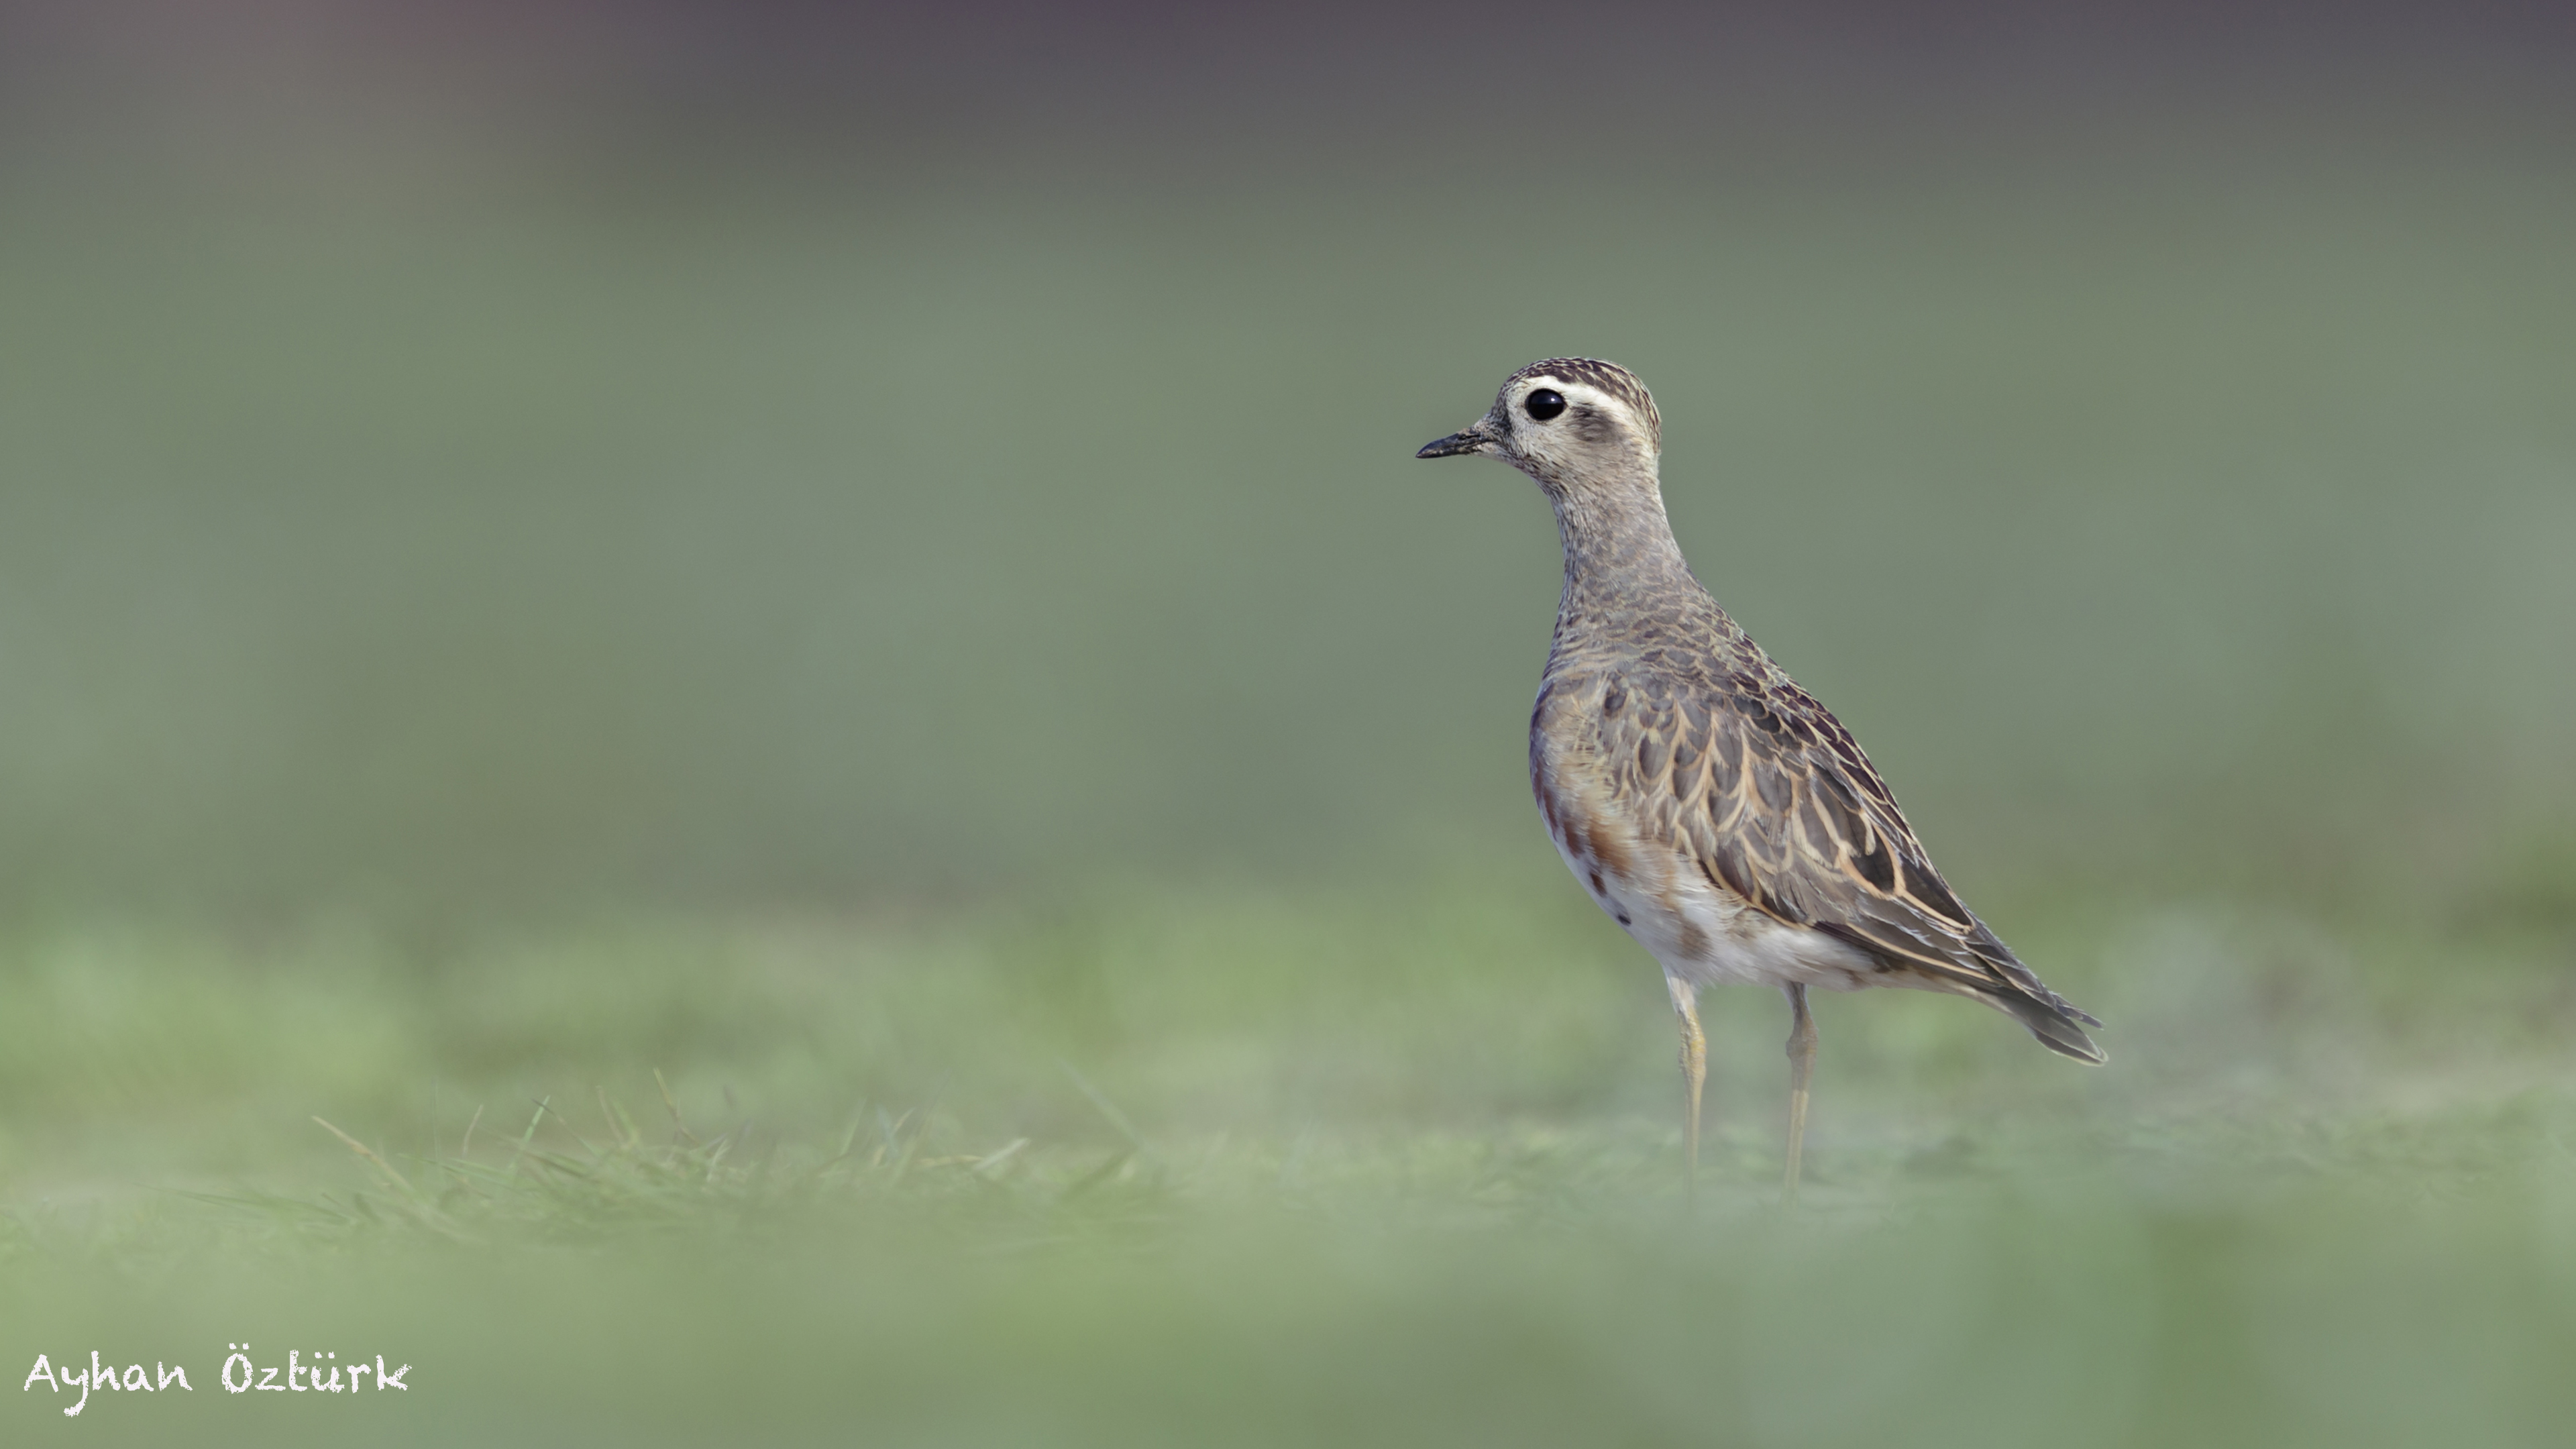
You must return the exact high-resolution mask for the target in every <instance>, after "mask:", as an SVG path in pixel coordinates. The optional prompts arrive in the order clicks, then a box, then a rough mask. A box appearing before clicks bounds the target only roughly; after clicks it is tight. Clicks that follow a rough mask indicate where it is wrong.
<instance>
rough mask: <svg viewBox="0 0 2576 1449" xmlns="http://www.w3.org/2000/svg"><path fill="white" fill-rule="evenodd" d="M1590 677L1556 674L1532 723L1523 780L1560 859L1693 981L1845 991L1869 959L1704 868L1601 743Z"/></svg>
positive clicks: (1662, 805) (1661, 958) (1659, 804)
mask: <svg viewBox="0 0 2576 1449" xmlns="http://www.w3.org/2000/svg"><path fill="white" fill-rule="evenodd" d="M1605 693H1606V690H1605V688H1604V687H1603V686H1601V685H1600V684H1597V683H1591V684H1587V683H1586V682H1583V681H1551V684H1550V687H1548V688H1546V689H1543V690H1542V691H1541V693H1540V697H1539V704H1538V709H1537V711H1536V712H1535V714H1534V715H1533V716H1532V718H1531V721H1530V786H1531V790H1532V793H1533V794H1535V795H1536V796H1537V797H1538V808H1539V815H1540V817H1541V818H1542V819H1543V820H1544V821H1545V822H1546V824H1547V830H1548V835H1549V837H1550V838H1551V839H1552V840H1553V841H1554V842H1555V845H1556V849H1557V854H1558V855H1559V856H1561V857H1562V858H1563V859H1564V861H1565V865H1566V869H1568V870H1570V871H1572V872H1573V873H1574V878H1575V880H1576V881H1577V882H1579V883H1580V884H1581V885H1582V886H1583V888H1584V891H1585V893H1586V894H1588V895H1590V896H1591V897H1592V900H1593V903H1594V904H1596V905H1598V906H1599V907H1600V908H1601V909H1602V911H1603V912H1604V913H1606V914H1607V915H1608V916H1609V917H1610V918H1611V919H1612V920H1614V921H1616V922H1618V923H1619V926H1620V929H1622V930H1624V931H1626V932H1627V933H1628V934H1629V935H1630V936H1631V937H1633V938H1634V939H1635V940H1636V942H1637V944H1639V945H1641V946H1643V947H1645V948H1646V950H1647V951H1648V952H1649V953H1651V954H1652V955H1653V956H1654V957H1655V959H1656V961H1657V962H1659V963H1660V964H1661V965H1662V966H1663V968H1664V970H1665V971H1666V972H1667V973H1668V974H1670V975H1674V976H1678V977H1681V978H1683V979H1685V980H1688V981H1691V982H1693V983H1694V984H1701V985H1706V984H1712V983H1717V982H1726V981H1734V982H1753V983H1759V984H1764V985H1774V986H1776V985H1783V984H1788V983H1791V982H1798V983H1805V984H1811V985H1816V986H1821V987H1824V988H1826V989H1829V990H1847V989H1850V988H1851V987H1854V986H1857V985H1860V984H1863V978H1864V977H1865V976H1866V974H1867V963H1866V961H1865V960H1863V958H1861V957H1860V955H1859V953H1857V952H1855V951H1853V950H1852V949H1851V948H1850V947H1848V946H1845V945H1843V944H1842V943H1841V942H1839V941H1836V940H1834V939H1833V938H1832V937H1829V936H1827V935H1825V934H1824V933H1822V932H1819V931H1815V930H1812V929H1809V928H1807V927H1803V926H1796V925H1791V924H1788V923H1785V922H1782V921H1779V920H1776V919H1774V918H1772V917H1771V916H1769V915H1766V914H1764V913H1763V912H1761V911H1759V910H1756V909H1754V908H1753V907H1752V906H1751V905H1749V904H1748V903H1747V902H1746V901H1745V899H1744V898H1743V897H1742V896H1740V895H1737V894H1736V893H1735V892H1734V891H1732V890H1730V889H1728V888H1727V887H1726V886H1725V885H1724V884H1723V883H1722V882H1720V881H1718V880H1717V879H1716V878H1715V877H1714V876H1713V875H1712V874H1711V873H1710V872H1709V871H1707V870H1705V869H1703V868H1702V867H1701V865H1700V863H1699V861H1698V859H1697V856H1696V855H1695V853H1694V852H1693V848H1692V846H1691V845H1690V843H1689V840H1688V839H1687V836H1686V833H1685V832H1683V831H1681V830H1680V829H1678V828H1677V827H1678V822H1677V820H1676V818H1675V815H1674V812H1675V810H1676V809H1677V808H1678V807H1679V802H1676V801H1672V800H1667V799H1647V798H1640V797H1637V796H1636V794H1635V791H1636V789H1637V788H1638V787H1637V784H1636V776H1635V772H1633V771H1628V772H1623V771H1621V770H1620V769H1619V768H1618V761H1617V759H1616V758H1615V757H1614V756H1613V754H1612V752H1611V750H1610V749H1609V748H1607V746H1608V744H1609V741H1608V739H1607V738H1606V737H1607V735H1608V733H1609V732H1608V731H1607V730H1606V729H1605V728H1604V723H1605V721H1604V716H1603V714H1602V710H1601V704H1602V697H1603V695H1604V694H1605Z"/></svg>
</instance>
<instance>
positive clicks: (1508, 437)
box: [1414, 357, 2104, 1201]
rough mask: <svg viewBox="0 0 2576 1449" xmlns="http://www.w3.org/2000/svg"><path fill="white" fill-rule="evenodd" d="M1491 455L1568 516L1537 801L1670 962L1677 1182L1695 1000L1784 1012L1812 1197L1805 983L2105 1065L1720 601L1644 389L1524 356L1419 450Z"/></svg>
mask: <svg viewBox="0 0 2576 1449" xmlns="http://www.w3.org/2000/svg"><path fill="white" fill-rule="evenodd" d="M1467 455H1476V456H1482V457H1488V458H1499V459H1501V460H1502V461H1504V462H1506V463H1509V464H1511V465H1512V466H1513V467H1515V468H1517V469H1519V470H1520V471H1521V472H1523V473H1525V474H1527V475H1529V477H1530V479H1531V481H1533V482H1535V483H1537V484H1538V486H1539V491H1540V492H1542V493H1544V494H1545V495H1546V496H1547V500H1548V502H1549V503H1550V504H1551V505H1552V506H1553V507H1554V509H1555V512H1556V527H1557V537H1558V542H1559V543H1560V545H1561V546H1562V549H1563V553H1564V562H1565V585H1564V592H1563V594H1562V595H1561V596H1560V598H1559V602H1558V604H1557V611H1556V630H1555V635H1554V638H1553V640H1552V641H1551V643H1550V645H1549V648H1548V654H1547V667H1546V670H1545V672H1544V673H1543V674H1542V675H1541V676H1540V682H1539V689H1538V700H1537V703H1536V705H1535V706H1534V707H1533V708H1532V710H1531V712H1530V730H1529V771H1530V787H1531V789H1532V791H1533V793H1535V794H1536V795H1537V797H1538V808H1539V814H1540V816H1541V818H1542V819H1543V820H1544V821H1545V822H1546V825H1547V829H1548V833H1549V835H1550V836H1551V837H1553V839H1554V841H1555V844H1556V848H1557V851H1558V853H1559V854H1560V855H1561V856H1563V857H1564V860H1565V864H1566V867H1567V868H1568V869H1569V870H1571V871H1573V873H1574V877H1575V879H1576V880H1577V881H1578V882H1579V883H1580V884H1581V885H1582V886H1583V888H1584V889H1585V891H1586V892H1587V893H1588V894H1590V896H1591V897H1592V900H1593V901H1594V903H1595V904H1597V905H1599V906H1600V907H1601V909H1602V910H1603V911H1605V912H1607V913H1608V914H1609V916H1610V918H1611V919H1612V920H1614V921H1616V922H1618V924H1619V926H1620V928H1621V929H1623V930H1625V931H1626V932H1627V933H1628V935H1629V936H1630V937H1632V938H1633V939H1634V940H1635V941H1636V942H1637V943H1638V944H1639V945H1641V946H1643V947H1645V948H1646V950H1647V952H1648V953H1649V954H1651V955H1652V956H1653V957H1654V958H1655V960H1656V962H1657V963H1658V964H1659V965H1661V966H1662V968H1663V973H1664V982H1665V986H1666V988H1667V990H1668V993H1669V994H1670V996H1671V999H1672V1005H1673V1011H1674V1014H1675V1015H1676V1016H1677V1017H1678V1018H1679V1021H1680V1026H1681V1038H1682V1046H1681V1069H1682V1080H1683V1085H1684V1089H1685V1094H1686V1102H1687V1111H1688V1122H1687V1131H1686V1134H1685V1141H1686V1143H1687V1157H1686V1164H1687V1165H1686V1169H1685V1171H1686V1174H1687V1175H1686V1181H1687V1182H1688V1183H1689V1184H1691V1191H1693V1192H1694V1193H1695V1192H1696V1190H1697V1183H1698V1181H1699V1140H1700V1098H1701V1089H1702V1087H1703V1085H1704V1084H1705V1083H1706V1081H1707V1077H1708V1040H1707V1036H1706V1034H1705V1033H1703V1032H1702V1031H1701V1029H1700V1022H1699V1010H1698V1001H1699V993H1700V990H1701V989H1702V988H1703V987H1707V986H1712V985H1718V984H1724V983H1738V984H1752V985H1763V986H1774V987H1777V988H1779V990H1780V991H1781V992H1782V993H1783V994H1784V995H1785V996H1786V997H1787V998H1788V1002H1789V1012H1790V1029H1789V1040H1788V1056H1789V1122H1788V1134H1787V1142H1786V1153H1785V1158H1786V1161H1785V1169H1784V1173H1783V1189H1784V1193H1785V1195H1786V1196H1787V1197H1788V1198H1789V1199H1790V1200H1793V1201H1794V1200H1795V1198H1796V1196H1797V1192H1798V1180H1799V1167H1800V1159H1801V1157H1802V1155H1803V1152H1804V1146H1805V1138H1806V1127H1807V1101H1808V1079H1809V1076H1810V1074H1811V1072H1812V1071H1813V1069H1814V1066H1815V1057H1816V1025H1815V1019H1814V1017H1813V1016H1812V1015H1811V1014H1810V1013H1809V1011H1808V1008H1807V993H1808V992H1809V991H1810V990H1821V991H1856V990H1861V989H1864V988H1868V987H1874V986H1896V987H1911V988H1915V989H1918V990H1925V991H1938V992H1947V993H1949V994H1952V995H1956V996H1965V997H1967V998H1969V999H1971V1000H1974V1001H1980V1002H1983V1003H1985V1004H1986V1005H1987V1006H1990V1007H1993V1008H1995V1009H1996V1010H1998V1011H2001V1012H2003V1013H2004V1014H2006V1015H2008V1016H2011V1017H2013V1018H2014V1019H2016V1020H2018V1021H2019V1022H2020V1023H2021V1024H2022V1025H2023V1026H2024V1027H2026V1028H2028V1029H2029V1031H2030V1034H2031V1035H2032V1036H2033V1037H2035V1038H2037V1039H2038V1041H2039V1042H2040V1044H2041V1045H2043V1046H2045V1047H2047V1048H2048V1049H2049V1050H2051V1051H2054V1052H2057V1053H2059V1054H2061V1055H2063V1056H2067V1057H2071V1058H2073V1059H2075V1060H2077V1061H2079V1062H2087V1063H2092V1064H2096V1065H2099V1064H2100V1063H2101V1062H2102V1061H2103V1060H2104V1055H2103V1052H2102V1049H2101V1048H2100V1047H2098V1046H2096V1045H2095V1044H2094V1042H2093V1039H2092V1038H2091V1037H2090V1036H2088V1035H2086V1034H2085V1031H2084V1028H2085V1027H2087V1026H2093V1027H2099V1026H2100V1025H2101V1024H2102V1023H2101V1021H2100V1020H2099V1019H2098V1018H2096V1017H2094V1016H2092V1015H2090V1014H2088V1013H2086V1012H2084V1011H2082V1010H2079V1009H2078V1008H2076V1007H2075V1006H2074V1005H2072V1004H2070V1003H2069V1002H2068V1001H2067V1000H2066V998H2064V997H2062V996H2060V995H2058V994H2057V993H2056V992H2054V991H2051V990H2050V989H2049V988H2048V987H2047V986H2046V985H2045V984H2044V983H2042V982H2041V981H2040V979H2039V977H2038V975H2037V974H2036V973H2034V972H2033V971H2032V970H2031V969H2030V968H2029V967H2028V966H2025V965H2023V964H2022V962H2021V959H2020V958H2019V957H2017V956H2015V955H2014V954H2013V953H2012V950H2011V948H2010V947H2008V946H2006V945H2005V944H2004V943H2003V940H2002V939H2001V938H2000V937H1998V936H1997V935H1996V934H1995V933H1994V931H1993V930H1991V929H1989V928H1988V927H1987V925H1986V923H1985V922H1983V921H1981V920H1979V919H1978V918H1977V917H1976V915H1975V913H1973V912H1971V911H1970V910H1969V909H1968V908H1967V907H1966V906H1965V905H1963V904H1961V903H1960V900H1959V897H1958V894H1957V893H1956V892H1955V891H1953V890H1952V889H1951V888H1950V886H1949V884H1948V883H1947V882H1946V881H1945V880H1943V879H1942V876H1941V872H1940V871H1939V870H1938V869H1936V868H1935V867H1934V866H1933V864H1932V859H1931V856H1930V855H1929V854H1928V853H1926V851H1925V850H1924V848H1923V844H1922V842H1921V841H1920V840H1918V839H1916V838H1915V834H1914V830H1913V827H1912V826H1910V825H1908V824H1907V823H1906V821H1905V815H1904V813H1903V812H1902V811H1900V810H1899V809H1898V808H1897V805H1896V797H1895V795H1893V794H1892V793H1890V791H1889V790H1888V787H1887V784H1886V782H1885V781H1883V780H1882V779H1880V777H1879V773H1878V771H1877V769H1876V768H1874V767H1873V766H1872V765H1871V764H1870V762H1869V757H1868V756H1867V755H1864V754H1863V753H1861V748H1860V745H1859V744H1858V743H1857V742H1855V741H1854V740H1853V738H1852V735H1851V731H1849V730H1847V729H1845V728H1844V727H1843V725H1842V722H1841V721H1840V720H1837V719H1835V718H1834V716H1833V714H1832V712H1831V711H1829V710H1827V709H1826V708H1825V707H1824V705H1822V704H1821V703H1819V702H1817V700H1816V698H1815V697H1814V696H1813V695H1810V694H1808V693H1807V692H1806V691H1805V690H1803V689H1800V688H1799V687H1798V686H1797V684H1796V683H1795V682H1793V681H1792V680H1791V679H1790V678H1789V676H1788V674H1787V673H1786V672H1784V671H1783V670H1782V669H1781V668H1780V666H1778V665H1777V664H1774V663H1773V662H1772V661H1771V657H1770V656H1769V655H1768V654H1765V653H1764V652H1763V651H1762V649H1761V647H1760V646H1759V645H1757V644H1755V643H1754V642H1753V640H1752V639H1751V638H1750V637H1749V636H1747V635H1746V633H1745V632H1744V630H1743V628H1742V627H1741V626H1739V625H1738V624H1737V623H1736V622H1735V620H1734V619H1733V618H1731V617H1729V616H1728V614H1727V612H1726V611H1725V610H1724V609H1723V608H1720V607H1719V606H1718V602H1717V600H1716V598H1715V597H1713V596H1712V595H1711V594H1710V593H1709V591H1708V590H1707V589H1706V588H1705V587H1703V586H1702V585H1701V583H1700V581H1699V579H1698V577H1697V576H1696V575H1695V574H1693V573H1692V572H1691V568H1690V565H1689V564H1688V563H1686V562H1685V561H1684V560H1683V558H1682V550H1681V545H1680V544H1679V543H1678V542H1677V541H1676V540H1675V539H1674V537H1673V530H1672V524H1671V522H1670V520H1669V519H1668V518H1667V517H1666V516H1665V513H1664V500H1663V485H1662V477H1661V472H1662V457H1663V419H1662V417H1661V415H1659V414H1658V413H1657V412H1656V410H1655V400H1654V397H1653V395H1652V394H1650V393H1648V392H1647V390H1646V385H1645V384H1644V383H1643V382H1641V381H1639V380H1638V378H1637V375H1636V374H1635V373H1633V372H1630V371H1629V370H1628V369H1626V368H1624V367H1621V366H1619V365H1617V364H1616V363H1610V362H1603V361H1600V360H1598V359H1594V358H1583V357H1555V358H1549V359H1547V360H1545V361H1541V362H1533V363H1531V364H1529V365H1528V366H1527V367H1523V368H1521V369H1520V370H1519V371H1517V372H1514V373H1513V374H1512V375H1511V376H1510V377H1508V378H1506V379H1505V380H1504V382H1503V386H1502V390H1501V392H1500V393H1498V394H1497V395H1496V396H1495V398H1494V405H1493V406H1492V408H1490V409H1488V410H1487V411H1486V413H1485V415H1484V416H1483V417H1481V418H1479V419H1477V420H1476V421H1475V422H1474V423H1473V424H1471V425H1469V426H1468V427H1466V428H1463V429H1461V430H1459V431H1457V432H1454V433H1451V434H1449V435H1448V436H1447V437H1444V438H1439V439H1436V440H1434V441H1432V442H1430V443H1427V444H1425V445H1423V447H1422V448H1421V449H1420V451H1418V452H1417V453H1415V455H1414V456H1415V457H1417V458H1451V457H1461V456H1467Z"/></svg>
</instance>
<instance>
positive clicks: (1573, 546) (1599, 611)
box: [1549, 474, 1708, 637]
mask: <svg viewBox="0 0 2576 1449" xmlns="http://www.w3.org/2000/svg"><path fill="white" fill-rule="evenodd" d="M1549 493H1550V501H1551V502H1553V503H1554V504H1555V505H1556V532H1557V538H1558V540H1559V541H1560V542H1561V543H1563V545H1564V547H1565V594H1564V598H1563V601H1562V602H1561V604H1560V605H1559V607H1558V610H1557V633H1558V635H1559V636H1560V637H1563V636H1564V635H1566V634H1567V633H1568V632H1569V630H1575V631H1591V630H1599V629H1617V628H1620V627H1622V626H1626V625H1632V624H1634V623H1636V622H1637V621H1638V620H1639V619H1640V618H1642V617H1643V616H1646V615H1652V614H1664V613H1671V612H1674V611H1676V610H1677V609H1681V608H1686V607H1689V606H1690V605H1691V604H1694V603H1696V602H1697V601H1700V600H1706V599H1707V598H1708V592H1707V591H1706V590H1705V589H1702V588H1701V587H1700V584H1699V580H1697V579H1696V578H1693V577H1692V576H1691V571H1690V565H1689V564H1687V563H1685V562H1683V560H1682V547H1681V545H1680V544H1679V543H1677V542H1675V541H1674V539H1673V526H1672V523H1671V521H1670V520H1668V519H1667V518H1666V517H1665V516H1664V499H1663V494H1662V493H1661V492H1660V491H1659V490H1658V489H1657V488H1656V486H1655V479H1654V476H1653V475H1652V474H1646V475H1644V476H1642V477H1636V478H1621V479H1616V480H1612V481H1608V482H1595V483H1592V484H1588V485H1586V486H1585V487H1583V488H1580V489H1566V490H1561V491H1560V490H1555V489H1551V490H1549Z"/></svg>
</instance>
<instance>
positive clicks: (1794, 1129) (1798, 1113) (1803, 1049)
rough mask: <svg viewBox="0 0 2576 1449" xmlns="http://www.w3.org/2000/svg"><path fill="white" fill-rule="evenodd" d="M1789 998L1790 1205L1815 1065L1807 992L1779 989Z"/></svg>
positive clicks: (1803, 1144)
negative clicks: (1808, 1092) (1810, 1075)
mask: <svg viewBox="0 0 2576 1449" xmlns="http://www.w3.org/2000/svg"><path fill="white" fill-rule="evenodd" d="M1780 989H1781V990H1782V991H1784V992H1786V993H1787V994H1788V997H1789V1011H1790V1021H1789V1174H1788V1178H1787V1191H1788V1195H1789V1201H1791V1202H1796V1201H1797V1200H1798V1158H1799V1154H1800V1153H1801V1152H1802V1151H1803V1150H1804V1149H1805V1147H1806V1145H1807V1074H1808V1072H1810V1071H1812V1070H1813V1069H1814V1068H1815V1065H1816V1019H1815V1018H1814V1017H1812V1016H1809V1015H1808V1014H1807V988H1806V987H1804V986H1784V987H1782V988H1780Z"/></svg>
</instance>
